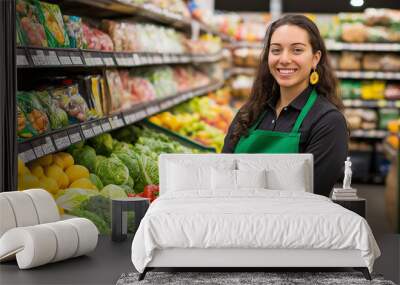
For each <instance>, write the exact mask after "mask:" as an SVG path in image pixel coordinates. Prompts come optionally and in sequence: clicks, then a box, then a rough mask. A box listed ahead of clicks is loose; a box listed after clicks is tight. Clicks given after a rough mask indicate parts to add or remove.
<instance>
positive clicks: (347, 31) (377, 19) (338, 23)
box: [321, 8, 400, 43]
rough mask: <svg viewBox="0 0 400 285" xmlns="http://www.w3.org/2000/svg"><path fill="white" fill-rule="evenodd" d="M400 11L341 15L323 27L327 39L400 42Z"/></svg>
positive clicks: (389, 10)
mask: <svg viewBox="0 0 400 285" xmlns="http://www.w3.org/2000/svg"><path fill="white" fill-rule="evenodd" d="M399 15H400V10H393V9H374V8H368V9H365V10H364V12H363V13H339V14H338V16H337V17H334V18H332V20H331V21H330V23H325V25H322V27H323V28H322V29H321V30H322V33H323V34H324V36H325V37H328V38H332V39H335V40H338V41H343V42H349V43H366V42H379V43H381V42H400V31H399V28H398V27H399V23H400V16H399Z"/></svg>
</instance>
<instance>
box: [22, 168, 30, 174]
mask: <svg viewBox="0 0 400 285" xmlns="http://www.w3.org/2000/svg"><path fill="white" fill-rule="evenodd" d="M22 175H32V173H31V171H30V170H29V168H28V167H26V166H24V168H23V170H22Z"/></svg>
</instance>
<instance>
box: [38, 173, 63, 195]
mask: <svg viewBox="0 0 400 285" xmlns="http://www.w3.org/2000/svg"><path fill="white" fill-rule="evenodd" d="M39 182H40V188H43V189H45V190H47V191H48V192H50V193H52V194H56V193H57V191H58V185H57V181H56V180H54V179H53V178H51V177H46V176H45V177H42V178H40V179H39Z"/></svg>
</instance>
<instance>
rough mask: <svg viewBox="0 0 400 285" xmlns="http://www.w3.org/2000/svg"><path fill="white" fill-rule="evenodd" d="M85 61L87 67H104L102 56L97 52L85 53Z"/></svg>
mask: <svg viewBox="0 0 400 285" xmlns="http://www.w3.org/2000/svg"><path fill="white" fill-rule="evenodd" d="M82 54H83V59H84V60H85V63H86V65H87V66H102V65H104V63H103V60H102V59H101V56H100V54H97V53H96V52H83V53H82Z"/></svg>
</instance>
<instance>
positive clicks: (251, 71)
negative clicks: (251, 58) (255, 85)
mask: <svg viewBox="0 0 400 285" xmlns="http://www.w3.org/2000/svg"><path fill="white" fill-rule="evenodd" d="M256 71H257V69H256V68H254V67H234V68H232V70H231V73H232V75H236V74H245V75H255V74H256Z"/></svg>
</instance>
